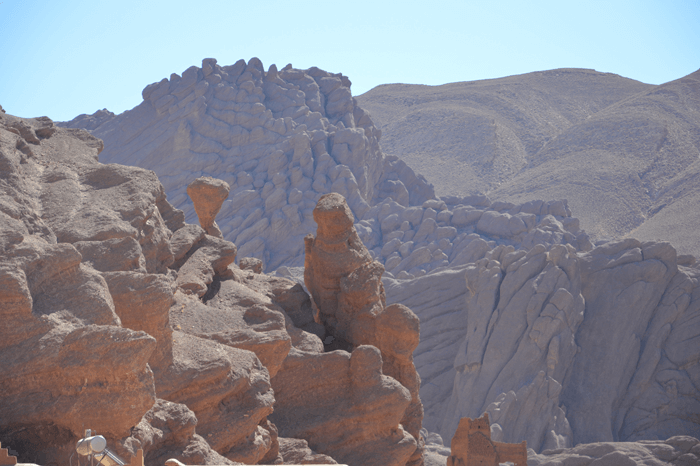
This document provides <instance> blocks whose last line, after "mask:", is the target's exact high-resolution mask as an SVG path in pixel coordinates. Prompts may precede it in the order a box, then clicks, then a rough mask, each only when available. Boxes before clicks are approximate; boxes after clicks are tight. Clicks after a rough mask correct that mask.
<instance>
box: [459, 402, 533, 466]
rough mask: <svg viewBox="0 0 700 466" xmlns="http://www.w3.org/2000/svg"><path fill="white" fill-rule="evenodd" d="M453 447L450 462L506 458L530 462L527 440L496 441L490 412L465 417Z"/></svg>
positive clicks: (467, 464) (483, 465)
mask: <svg viewBox="0 0 700 466" xmlns="http://www.w3.org/2000/svg"><path fill="white" fill-rule="evenodd" d="M450 447H451V450H452V452H451V453H452V455H451V456H450V457H449V458H448V459H447V466H498V465H499V464H501V463H505V462H511V463H514V464H515V466H527V442H525V441H523V442H521V443H501V442H493V441H492V440H491V424H490V422H489V415H488V413H485V414H484V415H483V416H481V417H480V418H478V419H474V420H472V419H470V418H468V417H464V418H462V419H461V420H460V422H459V427H457V432H456V433H455V435H454V437H452V444H451V445H450Z"/></svg>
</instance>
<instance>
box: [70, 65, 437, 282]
mask: <svg viewBox="0 0 700 466" xmlns="http://www.w3.org/2000/svg"><path fill="white" fill-rule="evenodd" d="M350 85H351V83H350V80H349V79H348V78H347V77H345V76H343V75H342V74H334V73H328V72H326V71H323V70H320V69H318V68H311V69H308V70H299V69H295V68H292V67H291V65H288V66H286V67H285V68H283V69H281V70H278V69H277V67H276V66H275V65H272V66H270V68H269V69H268V70H267V71H265V69H264V68H263V65H262V63H261V62H260V60H258V59H257V58H253V59H251V60H250V61H249V62H248V63H246V62H245V61H243V60H240V61H238V62H237V63H235V64H233V65H230V66H220V65H218V64H217V62H216V60H214V59H205V60H204V61H203V62H202V67H201V68H198V67H195V66H193V67H191V68H188V69H187V70H186V71H184V72H183V73H182V75H177V74H173V75H171V76H170V79H163V80H162V81H161V82H159V83H154V84H152V85H150V86H148V87H146V88H145V89H144V91H143V98H144V100H143V102H142V103H141V105H139V106H137V107H136V108H134V109H132V110H129V111H128V112H125V113H124V114H121V115H117V116H114V117H113V118H108V117H107V116H106V115H104V112H102V113H100V114H99V115H95V116H94V118H89V117H87V116H84V117H82V118H78V119H76V120H74V121H72V122H67V123H66V125H67V126H79V127H83V128H89V129H90V131H91V132H92V134H94V135H96V136H98V137H100V138H102V139H103V140H104V141H105V143H106V150H105V151H104V152H103V153H102V155H101V160H102V161H103V162H116V163H123V164H129V165H137V166H140V167H144V168H148V169H152V170H154V171H155V172H156V173H157V174H158V176H159V177H160V179H161V181H162V182H163V185H164V187H165V190H166V192H167V194H168V197H169V198H170V199H171V202H172V203H173V204H174V205H175V206H176V207H177V208H179V209H182V210H183V211H184V212H185V214H186V219H187V220H188V221H189V222H193V221H194V218H195V212H194V209H193V205H192V203H191V201H190V199H189V198H188V196H187V193H186V191H185V188H186V187H187V185H188V184H189V183H191V182H192V180H193V179H195V178H198V177H200V176H202V175H205V176H206V175H209V176H214V177H216V178H218V179H220V180H222V181H223V182H226V183H227V184H228V185H229V186H230V188H231V194H230V196H229V199H228V200H227V201H225V202H224V204H223V207H222V209H221V214H220V216H219V218H220V220H219V223H220V225H219V226H220V227H221V231H222V233H223V236H224V238H225V239H227V240H229V241H232V242H234V243H236V245H237V246H238V247H239V248H241V254H242V256H243V257H248V256H252V257H257V258H259V259H262V260H263V262H264V263H265V264H266V267H267V268H268V270H274V269H275V268H277V267H278V266H280V265H283V264H284V265H301V264H302V261H303V243H302V242H301V241H300V240H301V239H302V238H303V237H304V236H305V235H306V234H307V233H308V232H309V231H311V230H313V229H314V228H315V224H314V222H313V218H312V211H313V208H314V207H315V205H316V202H317V201H318V198H319V197H320V196H321V195H323V194H326V193H328V192H331V191H334V192H338V193H340V194H342V195H343V196H345V198H346V199H348V203H349V205H350V207H351V209H352V210H353V212H354V213H355V215H356V216H357V217H358V218H362V217H363V216H364V215H365V213H366V212H367V210H368V209H369V208H370V206H372V205H375V204H376V202H377V200H381V199H385V198H386V197H387V196H390V195H391V196H393V197H394V198H395V199H400V202H402V204H403V205H408V204H409V202H411V203H413V204H422V203H423V202H424V201H425V200H427V199H430V198H432V197H434V194H433V191H432V188H431V187H430V186H429V185H428V184H427V183H426V182H425V181H424V180H423V179H422V178H419V177H417V176H416V175H415V174H414V173H413V171H412V170H411V169H410V168H408V167H407V166H406V164H404V163H403V162H401V161H400V160H398V159H397V158H396V157H389V158H388V157H385V156H384V155H383V154H382V152H381V151H380V149H379V137H380V132H379V131H378V130H377V129H376V128H375V126H374V125H373V123H372V119H371V118H370V116H369V114H367V113H366V112H365V111H364V110H362V109H361V108H360V107H358V106H357V105H356V103H355V100H354V99H353V97H352V94H351V92H350ZM409 193H411V194H409Z"/></svg>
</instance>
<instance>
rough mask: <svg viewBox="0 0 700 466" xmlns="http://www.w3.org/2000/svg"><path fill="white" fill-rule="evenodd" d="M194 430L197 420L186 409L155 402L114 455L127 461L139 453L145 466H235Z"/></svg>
mask: <svg viewBox="0 0 700 466" xmlns="http://www.w3.org/2000/svg"><path fill="white" fill-rule="evenodd" d="M196 426H197V418H196V417H195V415H194V413H193V412H192V411H191V410H190V409H189V408H187V406H185V405H184V404H178V403H172V402H170V401H166V400H161V399H158V400H156V403H155V404H154V405H153V407H152V408H151V409H150V410H149V411H148V412H147V413H146V414H145V415H144V416H143V419H141V421H140V422H139V423H138V424H137V425H136V426H135V427H134V428H133V430H132V432H131V435H130V436H129V437H128V438H126V439H125V440H123V441H121V442H120V444H119V445H118V446H117V454H119V455H120V456H121V457H122V458H130V457H131V456H132V455H135V454H136V451H137V450H138V449H142V450H143V453H144V464H164V463H165V462H166V461H167V460H169V459H171V458H174V459H176V460H178V461H182V462H183V463H185V464H235V463H234V462H233V461H231V460H229V459H227V458H225V457H223V456H221V455H219V454H218V453H217V452H216V451H214V450H212V448H211V447H210V446H209V444H208V443H207V442H206V440H205V439H204V438H203V437H202V436H200V435H199V434H197V433H196V432H195V427H196Z"/></svg>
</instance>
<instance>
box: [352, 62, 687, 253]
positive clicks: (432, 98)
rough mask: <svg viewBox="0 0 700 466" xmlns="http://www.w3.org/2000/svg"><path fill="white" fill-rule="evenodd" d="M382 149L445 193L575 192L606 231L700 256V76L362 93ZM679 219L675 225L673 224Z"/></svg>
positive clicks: (551, 75) (555, 76)
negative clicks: (699, 210) (699, 208)
mask: <svg viewBox="0 0 700 466" xmlns="http://www.w3.org/2000/svg"><path fill="white" fill-rule="evenodd" d="M357 101H358V103H359V104H360V105H362V107H363V108H365V109H367V110H368V111H369V112H370V113H371V114H372V116H373V118H374V119H375V123H376V124H377V125H378V126H379V128H380V129H381V130H382V132H383V138H382V149H383V150H384V151H385V152H386V153H387V154H389V155H396V156H399V157H400V158H401V159H402V160H405V161H406V163H407V164H408V165H409V166H410V167H412V168H413V169H414V170H415V171H416V172H417V173H421V174H422V175H424V176H425V177H426V178H427V180H428V181H429V182H431V183H433V184H434V186H435V187H436V192H437V194H438V195H448V194H454V195H465V194H470V193H475V192H483V193H486V194H487V195H488V196H490V197H491V198H493V199H500V200H507V201H511V202H515V203H519V202H525V201H529V200H534V199H567V200H568V203H569V206H571V208H572V209H573V211H574V212H575V213H576V215H577V216H578V217H579V218H580V219H581V222H582V224H581V225H582V227H583V228H585V229H586V231H588V232H589V234H591V236H592V237H593V238H594V241H595V240H599V239H610V238H613V237H619V236H624V235H631V236H633V237H638V238H640V239H643V240H656V239H662V240H669V241H672V242H673V243H674V245H675V246H676V247H677V248H678V249H679V251H681V252H682V253H684V254H694V255H696V256H698V255H700V239H699V237H698V235H696V234H694V232H695V231H696V230H697V228H698V227H699V226H700V217H698V216H697V209H694V208H693V207H692V206H693V205H695V204H696V203H697V201H698V199H697V196H698V194H697V193H698V192H700V185H699V184H698V183H700V177H699V176H698V169H699V168H698V167H699V166H700V165H698V164H699V163H700V162H698V160H700V149H699V148H700V117H699V116H698V112H697V108H698V107H699V106H700V75H699V74H698V72H696V73H693V74H691V75H688V76H686V77H684V78H681V79H678V80H676V81H672V82H669V83H666V84H662V85H660V86H650V85H646V84H642V83H639V82H636V81H633V80H630V79H625V78H622V77H620V76H617V75H613V74H607V73H598V72H595V71H593V70H580V69H561V70H551V71H543V72H538V73H530V74H525V75H520V76H510V77H507V78H500V79H493V80H487V81H476V82H465V83H453V84H446V85H443V86H418V85H403V84H392V85H383V86H378V87H376V88H375V89H372V90H371V91H369V92H367V93H366V94H363V95H362V96H359V97H357ZM669 225H673V228H669Z"/></svg>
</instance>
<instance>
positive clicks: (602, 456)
mask: <svg viewBox="0 0 700 466" xmlns="http://www.w3.org/2000/svg"><path fill="white" fill-rule="evenodd" d="M699 443H700V441H698V439H696V438H693V437H688V436H677V437H671V438H669V439H668V440H665V441H664V440H643V441H639V442H614V443H613V442H596V443H589V444H581V445H576V447H574V448H561V449H556V450H546V451H544V452H542V453H540V454H535V453H534V452H533V451H532V450H530V452H529V454H528V465H535V466H555V465H559V464H578V465H582V466H589V465H591V466H607V465H610V466H613V465H615V466H617V465H629V466H642V465H649V464H653V465H664V464H688V465H691V464H698V462H700V456H698V455H699V454H700V448H698V446H697V445H698V444H699Z"/></svg>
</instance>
